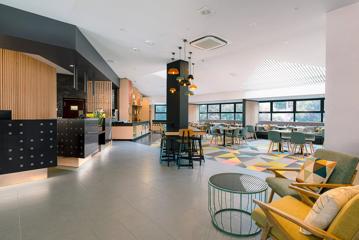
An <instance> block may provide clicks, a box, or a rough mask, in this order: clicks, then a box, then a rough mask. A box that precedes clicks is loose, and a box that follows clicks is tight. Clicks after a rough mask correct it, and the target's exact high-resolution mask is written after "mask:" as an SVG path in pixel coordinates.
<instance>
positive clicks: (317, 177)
mask: <svg viewBox="0 0 359 240" xmlns="http://www.w3.org/2000/svg"><path fill="white" fill-rule="evenodd" d="M336 164H337V163H336V162H334V161H329V160H324V159H316V158H307V159H306V161H305V162H304V164H303V165H302V168H301V170H300V171H299V174H298V176H297V178H296V180H297V182H306V183H318V184H320V183H326V182H327V180H328V178H329V177H330V175H331V174H332V173H333V171H334V168H335V166H336ZM313 190H314V191H316V192H319V191H320V190H321V188H313Z"/></svg>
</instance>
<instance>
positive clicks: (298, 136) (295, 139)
mask: <svg viewBox="0 0 359 240" xmlns="http://www.w3.org/2000/svg"><path fill="white" fill-rule="evenodd" d="M290 142H291V144H292V145H293V147H292V152H293V154H296V153H297V149H298V148H299V151H300V154H302V155H303V157H304V154H305V153H304V150H305V151H306V152H307V153H308V149H307V142H306V140H305V133H302V132H293V133H292V137H291V140H290Z"/></svg>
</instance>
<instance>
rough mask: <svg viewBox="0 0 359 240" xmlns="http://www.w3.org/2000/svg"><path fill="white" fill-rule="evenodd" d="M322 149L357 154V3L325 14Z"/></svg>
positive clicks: (358, 154)
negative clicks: (323, 142)
mask: <svg viewBox="0 0 359 240" xmlns="http://www.w3.org/2000/svg"><path fill="white" fill-rule="evenodd" d="M326 60H327V61H326V65H327V78H326V94H325V97H326V100H325V111H326V113H325V148H326V149H330V150H334V151H340V152H344V153H348V154H353V155H357V156H359V3H356V4H353V5H349V6H346V7H344V8H341V9H337V10H335V11H332V12H330V13H328V15H327V59H326Z"/></svg>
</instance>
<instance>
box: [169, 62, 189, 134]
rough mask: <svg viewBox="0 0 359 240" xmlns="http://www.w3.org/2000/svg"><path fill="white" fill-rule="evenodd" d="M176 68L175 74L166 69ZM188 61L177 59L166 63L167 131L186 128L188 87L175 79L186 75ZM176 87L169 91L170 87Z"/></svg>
mask: <svg viewBox="0 0 359 240" xmlns="http://www.w3.org/2000/svg"><path fill="white" fill-rule="evenodd" d="M171 68H176V69H178V71H179V74H177V75H171V74H168V70H169V69H171ZM188 74H189V71H188V62H187V61H183V60H177V61H174V62H171V63H168V64H167V131H178V130H179V129H182V128H188V87H187V86H186V87H184V86H181V85H180V83H179V82H178V81H177V77H178V76H183V77H187V76H188ZM171 88H174V89H176V90H175V92H173V93H172V92H171V91H170V89H171Z"/></svg>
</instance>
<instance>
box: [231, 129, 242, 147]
mask: <svg viewBox="0 0 359 240" xmlns="http://www.w3.org/2000/svg"><path fill="white" fill-rule="evenodd" d="M232 137H233V139H234V143H238V144H241V129H240V128H236V129H234V130H233V135H232Z"/></svg>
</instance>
